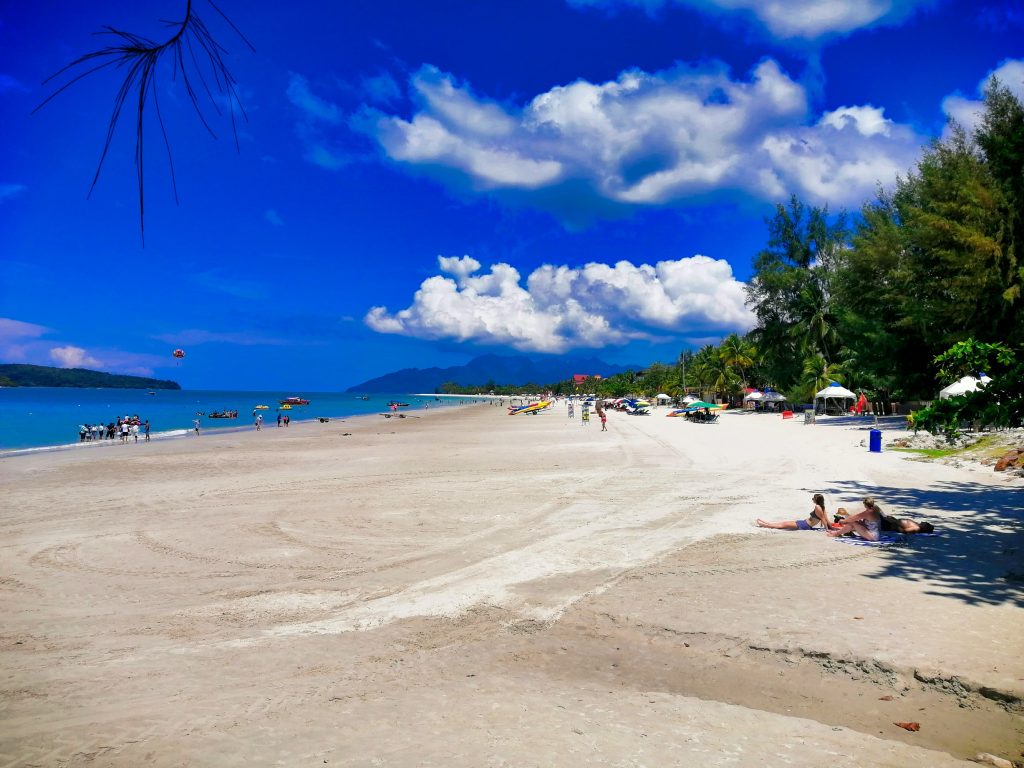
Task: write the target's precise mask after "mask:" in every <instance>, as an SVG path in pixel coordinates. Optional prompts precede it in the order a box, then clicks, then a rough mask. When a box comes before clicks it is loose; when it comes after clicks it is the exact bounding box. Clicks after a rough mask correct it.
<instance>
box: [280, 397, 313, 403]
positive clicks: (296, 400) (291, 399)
mask: <svg viewBox="0 0 1024 768" xmlns="http://www.w3.org/2000/svg"><path fill="white" fill-rule="evenodd" d="M278 402H280V403H281V405H309V400H306V399H304V398H301V397H286V398H285V399H284V400H279V401H278Z"/></svg>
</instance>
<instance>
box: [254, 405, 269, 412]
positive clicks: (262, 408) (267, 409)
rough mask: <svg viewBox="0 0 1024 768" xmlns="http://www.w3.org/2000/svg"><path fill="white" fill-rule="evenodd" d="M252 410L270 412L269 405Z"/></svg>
mask: <svg viewBox="0 0 1024 768" xmlns="http://www.w3.org/2000/svg"><path fill="white" fill-rule="evenodd" d="M253 410H254V411H269V410H270V406H269V405H257V406H256V407H255V408H253Z"/></svg>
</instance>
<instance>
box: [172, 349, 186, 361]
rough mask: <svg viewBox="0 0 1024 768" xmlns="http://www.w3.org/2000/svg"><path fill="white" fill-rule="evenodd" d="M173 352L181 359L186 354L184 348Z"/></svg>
mask: <svg viewBox="0 0 1024 768" xmlns="http://www.w3.org/2000/svg"><path fill="white" fill-rule="evenodd" d="M171 354H172V355H174V356H175V357H177V358H178V359H181V358H183V357H184V356H185V350H184V349H176V350H174V351H173V352H172V353H171Z"/></svg>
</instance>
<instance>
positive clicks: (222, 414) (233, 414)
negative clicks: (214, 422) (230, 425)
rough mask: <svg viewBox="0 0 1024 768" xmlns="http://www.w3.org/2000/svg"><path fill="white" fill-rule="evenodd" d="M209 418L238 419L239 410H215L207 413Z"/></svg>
mask: <svg viewBox="0 0 1024 768" xmlns="http://www.w3.org/2000/svg"><path fill="white" fill-rule="evenodd" d="M206 418H208V419H237V418H238V411H213V412H211V413H208V414H206Z"/></svg>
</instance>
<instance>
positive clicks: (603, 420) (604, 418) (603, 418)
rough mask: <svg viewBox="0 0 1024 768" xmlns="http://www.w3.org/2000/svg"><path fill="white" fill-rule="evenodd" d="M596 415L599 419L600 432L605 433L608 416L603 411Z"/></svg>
mask: <svg viewBox="0 0 1024 768" xmlns="http://www.w3.org/2000/svg"><path fill="white" fill-rule="evenodd" d="M597 414H598V416H600V417H601V431H602V432H607V431H608V414H607V413H605V412H604V411H603V410H601V411H598V412H597Z"/></svg>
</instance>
